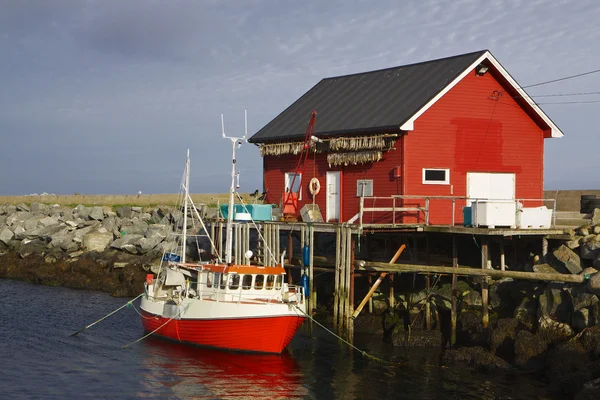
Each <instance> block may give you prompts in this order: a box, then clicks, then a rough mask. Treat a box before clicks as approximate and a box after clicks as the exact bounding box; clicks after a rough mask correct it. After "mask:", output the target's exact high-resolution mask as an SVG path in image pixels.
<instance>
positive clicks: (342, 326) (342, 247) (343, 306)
mask: <svg viewBox="0 0 600 400" xmlns="http://www.w3.org/2000/svg"><path fill="white" fill-rule="evenodd" d="M340 232H341V238H340V306H339V307H340V314H339V317H340V320H339V325H338V327H339V334H340V336H345V332H346V327H347V322H348V321H347V320H346V297H347V296H348V292H347V288H346V266H347V265H346V250H345V245H346V228H344V227H343V226H342V227H341V228H340Z"/></svg>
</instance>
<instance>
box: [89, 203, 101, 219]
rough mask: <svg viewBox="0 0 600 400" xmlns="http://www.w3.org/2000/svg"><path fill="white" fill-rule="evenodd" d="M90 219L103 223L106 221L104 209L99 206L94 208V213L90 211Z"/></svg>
mask: <svg viewBox="0 0 600 400" xmlns="http://www.w3.org/2000/svg"><path fill="white" fill-rule="evenodd" d="M90 218H91V219H94V220H96V221H102V220H103V219H104V209H103V208H102V207H99V206H96V207H92V211H90Z"/></svg>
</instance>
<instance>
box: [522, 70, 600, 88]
mask: <svg viewBox="0 0 600 400" xmlns="http://www.w3.org/2000/svg"><path fill="white" fill-rule="evenodd" d="M598 72H600V69H595V70H593V71H588V72H583V73H581V74H577V75H571V76H565V77H564V78H558V79H553V80H551V81H545V82H540V83H534V84H533V85H527V86H521V87H522V88H523V89H525V88H529V87H534V86H541V85H547V84H549V83H554V82H560V81H565V80H567V79H573V78H578V77H580V76H585V75H591V74H595V73H598Z"/></svg>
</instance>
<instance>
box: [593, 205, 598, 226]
mask: <svg viewBox="0 0 600 400" xmlns="http://www.w3.org/2000/svg"><path fill="white" fill-rule="evenodd" d="M592 224H593V225H600V208H595V209H594V213H593V214H592Z"/></svg>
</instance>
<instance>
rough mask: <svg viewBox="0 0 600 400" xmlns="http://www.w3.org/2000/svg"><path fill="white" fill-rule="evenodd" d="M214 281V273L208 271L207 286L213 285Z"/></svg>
mask: <svg viewBox="0 0 600 400" xmlns="http://www.w3.org/2000/svg"><path fill="white" fill-rule="evenodd" d="M212 282H213V273H212V272H207V273H206V287H212Z"/></svg>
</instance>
